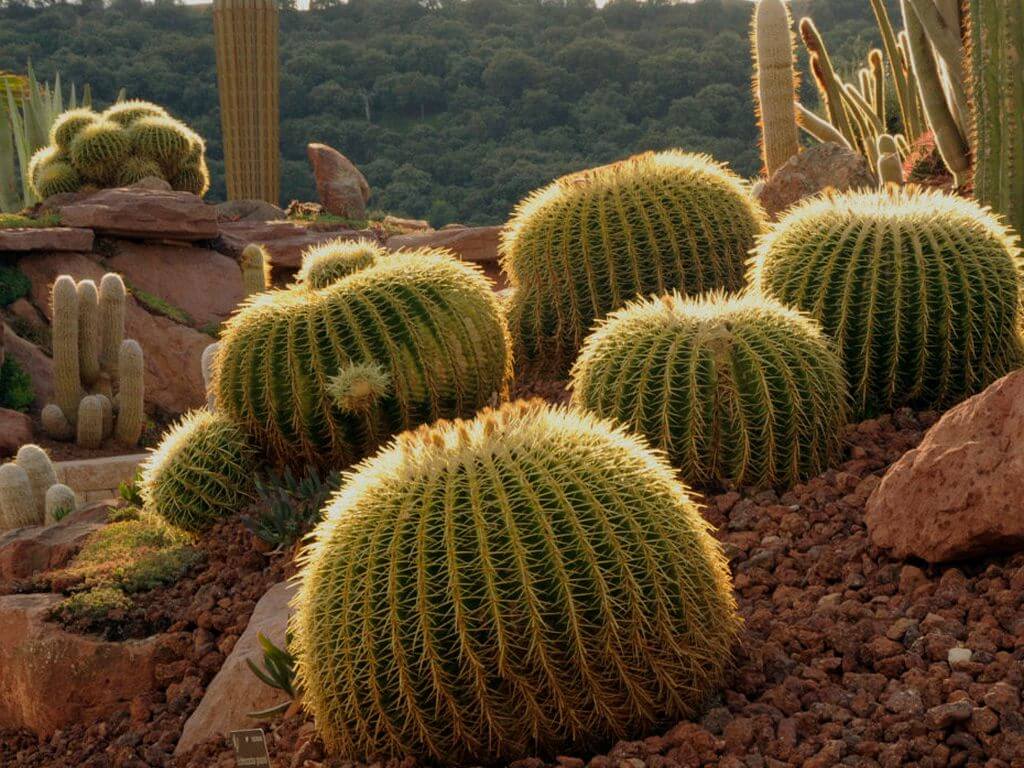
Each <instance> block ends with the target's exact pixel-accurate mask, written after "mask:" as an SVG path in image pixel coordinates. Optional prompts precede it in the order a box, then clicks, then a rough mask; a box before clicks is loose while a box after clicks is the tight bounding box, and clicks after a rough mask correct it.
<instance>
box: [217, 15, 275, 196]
mask: <svg viewBox="0 0 1024 768" xmlns="http://www.w3.org/2000/svg"><path fill="white" fill-rule="evenodd" d="M277 27H278V19H277V2H276V1H275V0H214V3H213V33H214V39H215V41H216V47H217V90H218V92H219V93H220V123H221V128H222V130H223V136H224V163H225V166H226V170H227V187H228V199H229V200H238V199H249V198H255V199H260V200H266V201H267V202H269V203H273V204H274V205H277V203H278V202H279V197H280V195H281V170H280V157H281V150H280V130H281V128H280V105H279V101H280V73H279V70H278V43H277Z"/></svg>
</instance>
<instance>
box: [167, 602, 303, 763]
mask: <svg viewBox="0 0 1024 768" xmlns="http://www.w3.org/2000/svg"><path fill="white" fill-rule="evenodd" d="M294 592H295V584H294V583H289V582H282V583H280V584H277V585H275V586H273V587H271V588H270V589H269V590H268V591H267V593H266V594H265V595H263V597H262V598H260V601H259V602H258V603H257V604H256V608H255V610H253V613H252V617H251V618H250V619H249V625H248V626H247V627H246V628H245V632H244V633H242V636H241V637H240V638H238V642H237V643H235V647H234V649H233V650H232V651H231V655H230V656H228V658H227V660H226V661H225V662H224V665H223V666H222V667H221V668H220V672H218V673H217V676H216V677H214V678H213V680H212V681H211V682H210V685H209V686H207V688H206V693H205V694H204V696H203V700H202V701H201V702H199V706H198V707H196V711H195V712H193V713H192V716H191V717H189V719H188V720H187V721H186V722H185V727H184V729H183V730H182V732H181V738H180V739H179V740H178V745H177V747H176V748H175V750H174V754H176V755H178V754H181V753H183V752H187V751H188V750H189V749H191V748H192V747H194V746H195V745H196V744H199V743H200V742H203V741H206V740H208V739H212V738H214V737H216V736H224V735H227V734H228V733H230V732H231V731H234V730H240V729H243V728H250V727H252V724H253V722H254V721H253V719H252V718H251V717H249V716H248V713H249V712H255V711H258V710H261V709H267V708H269V707H272V706H274V705H275V704H280V703H281V702H283V701H285V700H287V696H285V695H284V694H283V693H281V691H278V690H276V689H274V688H271V687H270V686H268V685H266V684H265V683H263V682H261V681H260V680H259V679H258V678H257V677H256V675H254V674H253V673H252V670H250V669H249V666H248V664H246V659H252V660H253V662H254V663H255V664H256V665H258V666H259V667H260V668H262V666H263V650H262V649H261V648H260V644H259V639H258V637H257V635H259V634H261V633H262V634H263V635H265V636H266V637H267V638H269V639H270V641H271V642H273V643H274V644H275V645H277V646H278V647H283V645H284V642H285V632H286V631H287V628H288V616H289V613H290V611H289V607H288V603H289V601H290V600H291V599H292V596H293V595H294Z"/></svg>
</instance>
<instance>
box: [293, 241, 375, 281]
mask: <svg viewBox="0 0 1024 768" xmlns="http://www.w3.org/2000/svg"><path fill="white" fill-rule="evenodd" d="M386 254H387V251H386V250H384V248H382V247H381V246H380V245H378V244H377V243H374V242H372V241H370V240H364V239H362V238H360V239H359V240H341V239H338V240H331V241H329V242H326V243H322V244H320V245H317V246H314V247H312V248H310V249H309V250H307V251H306V252H305V253H303V254H302V267H301V268H300V269H299V273H298V275H296V277H295V282H297V283H299V284H300V285H305V286H308V287H309V288H313V289H320V288H326V287H327V286H328V285H330V284H331V283H333V282H335V281H336V280H340V279H341V278H343V277H345V276H346V275H350V274H352V273H353V272H358V271H359V270H360V269H366V268H367V267H369V266H371V265H372V264H373V262H374V261H375V260H376V259H378V258H380V257H381V256H384V255H386Z"/></svg>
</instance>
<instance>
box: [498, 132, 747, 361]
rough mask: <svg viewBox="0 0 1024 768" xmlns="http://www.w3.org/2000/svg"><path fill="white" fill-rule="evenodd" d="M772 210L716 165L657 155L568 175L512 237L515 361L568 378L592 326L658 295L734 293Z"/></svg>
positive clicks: (524, 208) (542, 196) (512, 227)
mask: <svg viewBox="0 0 1024 768" xmlns="http://www.w3.org/2000/svg"><path fill="white" fill-rule="evenodd" d="M762 222H763V213H762V211H761V209H760V207H759V206H758V204H757V203H755V202H754V201H753V200H752V198H751V197H750V196H749V194H748V190H747V188H746V186H745V185H744V183H743V181H742V180H741V179H740V178H739V177H738V176H736V175H735V174H733V173H732V172H731V171H729V170H727V169H726V168H725V167H724V166H721V165H719V164H717V163H715V162H714V161H713V160H711V159H710V158H708V157H705V156H699V155H690V154H685V153H683V152H677V151H669V152H657V153H654V152H649V153H647V154H644V155H638V156H636V157H632V158H630V159H628V160H623V161H621V162H618V163H613V164H612V165H606V166H603V167H601V168H595V169H592V170H588V171H582V172H580V173H576V174H572V175H569V176H564V177H562V178H560V179H558V180H556V181H555V182H553V183H552V184H550V185H549V186H547V187H545V188H543V189H541V190H538V191H536V192H534V193H533V194H531V195H530V196H528V197H527V198H526V199H525V200H523V201H522V202H521V203H520V204H519V206H518V207H517V208H516V211H515V213H514V214H513V216H512V219H511V220H510V221H509V223H508V226H507V227H506V228H505V231H504V233H503V235H502V242H501V252H502V259H503V266H504V269H505V272H506V273H507V274H508V276H509V280H510V282H511V284H512V286H513V287H514V288H515V292H514V293H513V295H512V299H511V304H510V307H509V328H510V330H511V332H512V338H513V340H514V341H515V345H516V346H515V350H516V355H517V358H516V359H517V361H523V362H542V363H543V367H545V368H548V367H550V368H552V369H563V370H564V369H565V368H567V367H568V364H569V363H570V362H571V360H572V358H573V357H574V356H575V353H576V351H577V350H578V349H579V347H580V345H581V344H582V343H583V339H584V338H585V337H586V335H587V334H588V333H589V331H590V328H591V326H592V325H593V322H594V320H596V319H599V318H601V317H604V315H606V314H607V313H608V312H611V311H612V310H615V309H618V308H619V307H622V306H623V305H625V304H626V302H628V301H630V300H632V299H636V298H640V297H643V296H647V295H649V294H651V293H655V292H657V293H661V292H664V291H671V290H680V291H682V292H683V293H684V294H688V295H694V294H698V293H702V292H705V291H709V290H715V289H723V290H736V289H738V288H740V287H741V286H742V284H743V273H744V264H745V261H746V257H747V252H748V251H749V250H750V249H751V248H752V247H753V245H754V238H755V236H756V235H757V234H759V233H760V232H761V229H762Z"/></svg>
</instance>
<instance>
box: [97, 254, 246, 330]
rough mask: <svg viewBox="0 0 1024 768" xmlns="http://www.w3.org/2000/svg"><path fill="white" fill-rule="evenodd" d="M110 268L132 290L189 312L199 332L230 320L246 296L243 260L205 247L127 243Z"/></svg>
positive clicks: (108, 262) (114, 257) (109, 259)
mask: <svg viewBox="0 0 1024 768" xmlns="http://www.w3.org/2000/svg"><path fill="white" fill-rule="evenodd" d="M107 266H109V267H110V268H111V269H112V270H113V271H115V272H119V273H120V274H121V275H122V276H123V277H124V279H125V281H126V282H127V283H129V284H130V285H131V286H132V287H134V288H138V289H140V290H143V291H145V292H146V293H148V294H152V295H153V296H157V297H159V298H161V299H163V300H164V301H166V302H168V303H169V304H171V305H173V306H175V307H177V308H179V309H182V310H184V311H185V312H186V313H187V314H188V316H189V317H190V318H191V319H192V323H193V325H194V326H196V327H197V328H201V327H203V326H204V325H209V324H211V323H213V324H216V323H220V322H221V321H223V320H225V319H226V318H227V317H228V315H230V314H231V313H232V312H233V311H234V310H235V308H236V307H237V306H238V303H239V302H240V301H241V300H242V299H243V298H244V291H243V289H242V270H241V269H239V267H238V262H236V261H235V260H234V259H232V258H229V257H227V256H225V255H224V254H221V253H217V252H216V251H211V250H207V249H205V248H195V247H175V246H170V245H154V244H148V243H136V242H132V241H129V240H122V241H120V242H119V243H118V244H117V252H116V254H115V255H114V256H111V257H109V258H108V259H107Z"/></svg>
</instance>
